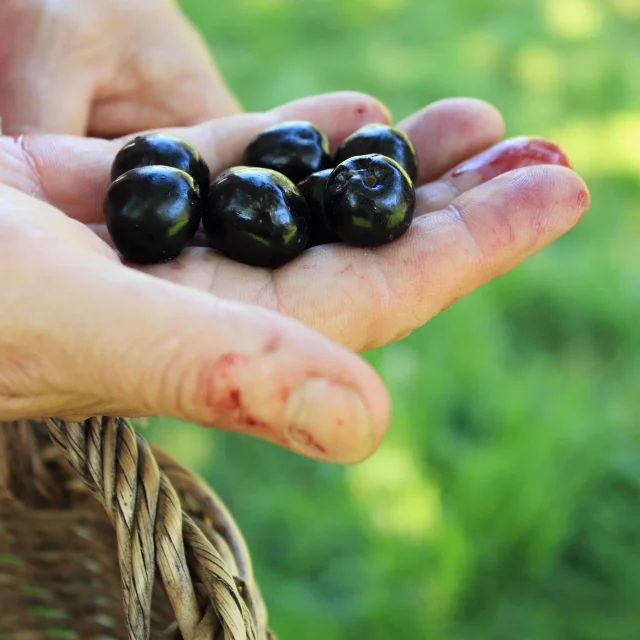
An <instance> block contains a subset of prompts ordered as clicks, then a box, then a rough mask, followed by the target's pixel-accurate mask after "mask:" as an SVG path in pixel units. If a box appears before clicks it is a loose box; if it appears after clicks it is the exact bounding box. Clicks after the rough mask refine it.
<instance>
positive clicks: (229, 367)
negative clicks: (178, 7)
mask: <svg viewBox="0 0 640 640" xmlns="http://www.w3.org/2000/svg"><path fill="white" fill-rule="evenodd" d="M385 117H386V114H385V112H384V111H383V110H382V109H381V107H380V105H379V104H378V103H377V102H376V101H374V100H372V99H369V98H367V97H365V96H361V95H358V94H330V95H327V96H320V97H317V98H311V99H306V100H301V101H297V102H295V103H292V104H289V105H285V106H284V107H281V108H280V109H277V110H274V111H272V112H268V113H265V114H248V115H243V116H236V117H232V118H227V119H223V120H219V121H216V122H210V123H207V124H204V125H201V126H198V127H193V128H187V129H178V130H171V131H170V132H169V133H172V134H175V135H178V136H180V137H182V138H185V139H186V140H188V141H189V142H191V143H192V144H194V145H195V146H196V147H197V148H198V149H199V150H200V151H201V153H202V155H203V157H204V159H205V161H206V162H207V164H208V165H209V168H210V170H211V172H212V174H213V175H214V176H215V175H218V174H219V173H220V172H222V171H223V170H224V169H226V168H227V167H230V166H232V165H235V164H237V163H238V162H240V161H241V158H242V154H243V151H244V150H245V148H246V146H247V145H248V144H249V142H250V141H251V140H253V139H254V138H255V136H256V135H257V134H258V133H259V132H260V131H262V130H264V129H265V128H267V127H269V126H272V125H274V124H276V123H277V122H283V121H288V120H308V121H310V122H313V123H314V124H315V125H316V126H318V127H319V128H320V129H321V130H323V131H325V132H326V134H327V135H328V137H329V139H330V141H331V144H332V146H333V148H334V149H335V148H336V147H337V146H338V145H339V144H340V142H342V140H343V139H344V138H345V137H347V136H348V135H349V134H351V133H352V132H353V131H355V130H356V129H358V128H359V127H361V126H362V125H365V124H367V123H370V122H375V121H383V120H384V119H385ZM399 126H400V127H401V128H402V129H403V130H404V131H406V132H407V134H408V135H409V137H410V138H411V140H413V142H414V144H415V147H416V150H417V153H418V157H419V165H420V172H419V175H418V178H417V180H416V187H417V189H416V196H417V206H416V212H415V216H414V220H413V223H412V225H411V228H410V229H409V230H408V231H407V232H406V233H405V234H404V235H403V236H402V237H401V238H399V239H398V240H396V241H394V242H393V243H391V244H387V245H385V246H382V247H378V248H369V249H361V248H354V247H351V246H348V245H345V244H328V245H322V246H317V247H314V248H312V249H310V250H307V251H305V252H304V253H302V254H301V255H300V256H299V257H298V258H297V259H295V260H294V261H292V262H290V263H288V264H287V265H285V266H283V267H281V268H280V269H276V270H266V269H259V268H256V267H251V266H247V265H245V264H241V263H239V262H235V261H232V260H230V259H228V258H225V257H223V256H221V255H220V254H219V253H217V252H215V251H212V250H211V249H208V248H206V247H191V248H187V249H186V250H185V251H184V252H183V253H182V254H181V255H180V257H179V258H177V259H176V260H173V261H171V262H167V263H164V264H158V265H147V266H144V267H138V268H136V269H133V268H128V267H123V266H122V264H121V262H120V260H119V259H118V256H117V254H116V253H115V252H114V251H113V250H112V249H111V248H110V247H109V246H108V245H107V244H106V243H105V242H103V241H102V240H101V239H100V238H104V239H106V240H108V239H109V236H108V234H107V232H106V229H105V227H104V221H103V217H102V200H103V198H104V194H105V193H106V191H107V187H108V185H109V181H110V175H109V169H110V165H111V163H112V161H113V159H114V156H115V154H116V152H117V150H118V149H119V148H120V147H121V146H122V144H123V141H115V142H107V141H103V140H94V139H78V138H74V137H67V136H33V137H24V138H20V139H18V140H13V139H10V138H3V139H1V140H0V183H4V184H6V185H9V186H10V187H13V188H15V189H17V190H20V191H23V192H27V193H29V194H33V195H35V196H36V197H37V198H39V199H40V200H44V201H46V202H48V203H49V205H53V206H47V205H45V204H42V203H41V202H36V201H35V200H33V199H31V198H26V197H25V196H24V195H23V194H21V193H19V192H18V191H14V190H11V189H7V188H3V190H2V195H1V196H0V197H2V199H3V201H4V207H3V210H2V211H3V212H2V214H1V215H0V230H1V231H0V238H2V240H0V242H2V251H1V252H0V271H1V272H2V273H3V274H4V282H5V283H8V286H6V287H4V288H2V289H0V296H2V298H3V300H2V308H3V309H10V313H9V314H8V315H5V316H3V317H2V318H1V319H0V325H2V326H0V352H1V353H2V354H3V358H2V359H0V396H1V397H2V398H3V399H2V401H1V402H0V406H1V407H2V409H1V410H0V417H1V418H5V419H7V418H11V417H21V416H25V415H43V414H47V415H52V414H57V415H63V416H65V415H71V414H76V415H77V414H78V413H82V414H85V415H89V414H94V413H98V414H100V413H118V414H123V415H146V414H168V415H174V416H176V417H180V418H184V419H187V420H191V421H194V422H198V423H201V424H210V425H213V424H215V425H217V426H221V427H225V428H232V429H237V430H240V431H244V432H247V433H253V434H254V435H257V436H260V437H264V438H266V439H269V440H272V441H274V442H278V443H281V444H284V445H285V446H290V447H292V448H295V449H296V450H298V451H301V452H303V453H306V454H307V455H311V456H314V457H318V458H323V459H327V460H336V461H343V462H347V461H354V460H358V459H361V458H362V457H364V456H366V455H368V454H369V453H371V452H372V451H373V450H374V449H375V447H376V446H377V445H378V443H379V442H380V440H381V438H382V435H383V433H384V430H385V428H386V424H387V419H388V399H387V396H386V393H385V391H384V388H383V386H382V385H381V383H380V381H379V379H378V378H377V377H376V375H375V374H374V373H373V372H372V371H371V370H370V369H369V368H368V367H367V366H366V365H365V364H364V363H363V362H362V361H360V360H358V359H357V358H356V357H355V356H353V355H352V354H350V353H349V352H348V351H346V350H343V349H341V348H340V347H338V346H336V345H334V344H332V343H331V342H329V341H327V340H326V338H324V337H322V336H321V335H319V334H318V333H315V332H313V331H311V330H309V329H307V328H305V327H303V326H301V325H300V324H297V323H295V322H292V321H291V320H287V319H285V318H283V317H282V316H278V315H273V314H271V313H269V312H267V311H263V310H261V309H259V308H258V307H263V308H267V309H271V310H277V311H280V312H281V313H283V314H285V315H288V316H291V317H293V318H295V319H297V320H299V321H302V322H303V323H305V324H307V325H310V326H311V327H313V328H315V329H317V330H318V331H319V332H321V333H323V334H325V336H329V337H330V338H333V339H334V340H336V341H338V342H340V343H342V344H343V345H345V346H347V347H348V348H349V349H352V350H356V351H364V350H367V349H370V348H373V347H377V346H380V345H383V344H385V343H387V342H390V341H392V340H395V339H398V338H399V337H402V336H404V335H406V334H408V333H409V332H410V331H411V330H413V329H415V328H416V327H418V326H420V325H422V324H423V323H424V322H426V321H427V320H428V319H429V318H430V317H432V316H434V315H436V314H437V313H439V312H440V311H441V310H442V309H444V308H446V307H447V306H448V305H450V304H451V303H452V302H454V301H455V300H456V299H458V298H459V297H461V296H463V295H465V294H466V293H468V292H470V291H472V290H473V289H475V288H476V287H478V286H480V285H481V284H483V283H484V282H486V281H487V280H490V279H491V278H493V277H495V276H497V275H500V274H501V273H504V272H505V271H507V270H509V269H510V268H512V267H513V266H515V265H516V264H518V263H519V262H520V261H522V260H523V259H525V258H526V257H528V256H529V255H531V254H532V253H534V252H535V251H537V250H539V249H540V248H542V247H543V246H545V245H546V244H548V243H549V242H550V241H552V240H553V239H555V238H556V237H558V236H559V235H561V234H562V233H564V232H565V231H567V230H568V229H569V228H571V227H572V226H573V225H574V224H575V223H576V222H577V221H578V220H579V218H580V217H581V215H582V214H583V213H584V211H585V210H586V208H587V207H588V192H587V190H586V188H585V186H584V184H583V183H582V181H581V180H580V179H579V178H578V177H577V176H576V175H575V174H574V173H573V172H571V171H570V170H569V169H567V168H565V167H559V166H530V165H541V164H545V163H555V164H566V159H565V158H564V156H563V155H562V154H561V152H560V151H559V150H558V149H557V147H554V146H553V145H550V144H548V143H545V142H541V141H531V140H525V139H518V140H513V141H506V142H500V138H501V136H502V122H501V119H500V117H499V115H498V114H497V113H496V112H495V110H494V109H492V108H491V107H489V106H488V105H485V104H484V103H481V102H478V101H474V100H447V101H443V102H440V103H436V104H434V105H431V106H430V107H427V108H426V109H425V110H423V111H422V112H420V113H418V114H415V115H414V116H411V117H410V118H408V119H407V120H405V121H404V122H402V123H400V125H399ZM477 154H479V155H477ZM523 167H524V168H523ZM511 170H513V171H511ZM505 171H508V173H506V174H505V175H499V174H501V173H503V172H505ZM54 207H56V208H57V209H59V210H60V211H63V212H64V213H65V214H66V216H65V215H63V214H62V213H60V212H59V211H57V210H56V209H55V208H54ZM92 231H95V232H97V235H96V234H95V233H93V232H92ZM151 276H155V277H151ZM246 303H250V304H249V306H247V304H246ZM303 388H304V389H305V392H306V395H302V391H301V389H303Z"/></svg>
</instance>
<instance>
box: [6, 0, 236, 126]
mask: <svg viewBox="0 0 640 640" xmlns="http://www.w3.org/2000/svg"><path fill="white" fill-rule="evenodd" d="M0 43H1V44H0V115H1V116H2V125H3V128H4V132H5V133H12V134H15V133H24V132H27V131H46V132H50V133H73V134H78V135H84V134H86V133H87V132H89V133H90V134H92V135H96V136H104V137H115V136H119V135H123V134H126V133H131V132H134V131H139V130H141V129H148V128H154V127H164V126H169V125H188V124H195V123H198V122H203V121H205V120H208V119H211V118H216V117H221V116H226V115H230V114H233V113H237V112H238V111H239V106H238V103H237V102H236V100H235V98H234V97H233V96H232V95H231V93H230V92H229V90H228V89H227V87H226V86H225V84H224V82H223V81H222V79H221V77H220V74H219V73H218V71H217V70H216V68H215V66H214V64H213V60H212V59H211V56H210V54H209V52H208V50H207V47H206V45H205V44H204V43H203V41H202V39H201V37H200V35H199V34H198V33H197V31H196V30H195V29H194V28H193V27H192V25H191V24H189V22H188V21H187V20H186V18H185V17H184V16H183V15H182V13H181V12H180V10H179V8H178V6H177V5H176V3H175V2H174V0H135V1H134V2H131V1H130V0H55V2H51V1H50V0H3V2H2V3H0Z"/></svg>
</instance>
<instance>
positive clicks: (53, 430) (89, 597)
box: [0, 418, 275, 640]
mask: <svg viewBox="0 0 640 640" xmlns="http://www.w3.org/2000/svg"><path fill="white" fill-rule="evenodd" d="M44 638H47V639H48V638H52V639H53V638H60V639H63V640H64V639H67V640H72V639H79V640H115V639H118V640H124V639H126V638H128V639H129V640H145V639H146V638H169V639H170V640H180V639H184V640H274V639H275V636H274V635H273V634H272V632H271V631H270V630H269V629H268V628H267V615H266V609H265V607H264V604H263V601H262V597H261V595H260V591H259V589H258V587H257V585H256V583H255V581H254V579H253V574H252V567H251V561H250V558H249V554H248V551H247V548H246V546H245V543H244V540H243V538H242V535H241V533H240V531H239V530H238V528H237V526H236V524H235V522H234V521H233V519H232V517H231V516H230V515H229V513H228V512H227V510H226V508H225V507H224V505H223V504H222V503H221V501H220V499H219V498H218V497H217V496H216V495H215V494H214V493H213V492H212V491H211V489H209V488H208V487H207V486H206V485H205V484H204V483H203V481H202V480H200V479H199V478H197V477H196V476H195V475H194V474H192V473H191V472H189V471H188V470H187V469H185V468H184V467H182V466H181V465H179V464H178V463H177V462H175V461H174V460H172V459H171V458H169V457H168V456H167V455H165V454H164V453H162V452H160V451H158V450H156V449H152V448H151V447H150V445H149V444H147V442H146V441H145V440H144V439H143V438H142V437H141V436H140V435H139V434H136V433H135V431H134V429H133V427H132V426H131V424H130V423H129V422H128V421H126V420H123V419H114V418H94V419H91V420H87V421H86V422H81V423H68V422H63V421H61V420H47V421H46V423H43V422H26V421H25V422H18V423H4V424H3V423H0V640H36V639H38V640H40V639H44Z"/></svg>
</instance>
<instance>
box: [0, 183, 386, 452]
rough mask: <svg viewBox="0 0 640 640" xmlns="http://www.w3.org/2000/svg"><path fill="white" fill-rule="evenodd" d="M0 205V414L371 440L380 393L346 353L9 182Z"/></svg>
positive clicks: (328, 447) (313, 439) (315, 442)
mask: <svg viewBox="0 0 640 640" xmlns="http://www.w3.org/2000/svg"><path fill="white" fill-rule="evenodd" d="M0 201H1V203H2V207H1V209H0V211H2V216H1V217H0V243H1V244H2V246H1V247H0V277H2V281H3V283H4V285H3V287H2V288H1V289H0V307H1V308H2V309H3V312H2V314H0V420H3V419H4V420H10V419H16V418H26V417H41V416H51V415H56V416H61V417H71V416H73V417H78V416H80V415H82V416H88V415H93V414H106V415H158V414H159V415H171V416H175V417H177V418H181V419H185V420H189V421H193V422H196V423H199V424H203V425H210V426H220V427H223V428H226V429H234V430H237V431H242V432H244V433H248V434H253V435H255V436H258V437H261V438H264V439H267V440H270V441H272V442H275V443H278V444H281V445H283V446H287V447H290V448H292V449H294V450H296V451H298V452H300V453H304V454H306V455H309V456H312V457H316V458H320V459H325V460H334V461H338V462H352V461H355V460H359V459H362V458H363V457H365V456H367V455H368V454H370V453H371V452H372V451H373V450H374V449H375V448H376V447H377V445H378V443H379V442H380V440H381V438H382V435H383V432H384V430H385V428H386V425H387V421H388V411H389V406H388V398H387V395H386V391H385V389H384V386H383V385H382V383H381V381H380V380H379V378H378V377H377V375H376V374H375V373H374V372H373V370H372V369H371V368H370V367H369V366H368V365H367V364H366V363H364V362H363V361H362V360H360V359H359V358H358V357H357V356H355V355H353V354H352V353H351V352H349V351H348V350H346V349H343V348H342V347H340V346H338V345H336V344H334V343H332V342H330V341H329V340H327V339H326V338H325V337H323V336H321V335H320V334H318V333H315V332H314V331H312V330H310V329H308V328H306V327H304V326H302V325H300V324H298V323H296V322H294V321H292V320H289V319H286V318H283V317H281V316H278V315H276V314H273V313H271V312H268V311H266V310H261V309H258V308H255V307H250V306H247V305H244V304H240V303H233V302H224V301H221V300H219V299H216V298H214V297H211V296H209V295H206V294H203V293H200V292H197V291H193V290H188V289H186V288H182V287H178V286H176V285H173V284H171V283H168V282H163V281H161V280H159V279H156V278H151V277H149V276H147V275H144V274H142V273H139V272H137V271H134V270H132V269H127V268H125V267H123V266H122V265H120V264H119V263H118V262H117V261H115V260H111V259H108V258H106V257H105V252H104V250H98V249H97V248H96V246H95V244H94V243H97V242H99V241H98V240H97V238H95V236H93V234H92V233H91V232H90V231H88V230H87V229H86V228H85V227H83V226H82V225H80V224H78V223H76V222H75V221H72V220H69V219H68V218H66V217H65V216H63V215H61V214H59V213H58V212H57V211H55V210H54V209H52V208H50V207H49V206H47V205H45V204H42V203H39V202H37V201H36V200H34V199H31V198H28V197H27V196H25V195H24V194H21V193H19V192H17V191H14V190H10V189H6V188H2V189H0ZM25 229H26V230H27V231H26V232H25ZM82 231H84V232H86V236H87V238H86V246H84V244H83V242H84V239H83V238H82V237H81V235H79V234H81V232H82ZM58 237H59V238H61V239H60V240H57V238H58ZM89 238H90V239H89Z"/></svg>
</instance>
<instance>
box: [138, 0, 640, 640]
mask: <svg viewBox="0 0 640 640" xmlns="http://www.w3.org/2000/svg"><path fill="white" fill-rule="evenodd" d="M183 5H184V9H185V10H186V12H187V13H188V14H189V16H190V17H191V18H192V19H193V21H194V22H195V23H196V24H197V25H198V26H199V28H200V29H201V30H202V32H203V33H204V34H205V36H206V38H207V39H208V41H209V42H210V43H211V46H212V48H213V50H214V52H215V54H216V57H217V61H218V63H219V65H220V67H221V69H222V70H223V72H224V74H225V75H226V77H227V79H228V80H229V82H230V84H231V86H232V87H233V89H234V90H235V91H236V93H237V94H238V96H239V97H240V99H241V100H242V102H243V104H244V106H245V107H246V108H247V109H250V110H257V109H265V108H270V107H273V106H276V105H278V104H281V103H282V102H285V101H288V100H290V99H294V98H297V97H301V96H304V95H308V94H314V93H320V92H325V91H333V90H337V89H356V90H361V91H366V92H369V93H371V94H374V95H376V96H378V97H379V98H381V99H382V100H383V101H384V102H386V103H387V104H388V105H389V106H390V107H391V109H392V111H393V114H394V117H395V118H396V119H397V120H399V119H401V118H402V117H404V116H406V115H408V114H409V113H411V112H413V111H415V110H417V109H420V108H421V107H422V106H424V105H425V104H426V103H428V102H430V101H433V100H437V99H440V98H444V97H448V96H458V95H466V96H476V97H480V98H484V99H486V100H488V101H490V102H492V103H494V104H496V105H497V106H498V107H499V108H500V109H501V110H502V112H503V113H504V114H505V117H506V121H507V123H508V135H510V136H512V135H520V134H541V135H545V136H549V137H552V138H554V139H556V140H558V141H559V142H560V143H561V144H562V145H563V146H564V147H565V148H566V150H567V151H568V152H569V154H570V157H571V158H572V159H573V161H574V163H575V166H576V168H577V169H578V170H579V171H580V172H581V173H582V174H583V175H584V177H585V178H586V180H587V181H588V183H589V185H590V187H591V189H592V194H593V207H592V209H591V212H590V213H589V214H588V215H587V217H586V218H585V219H584V221H583V222H582V223H581V224H580V225H579V227H578V228H577V229H576V230H574V231H572V232H571V233H570V234H568V235H567V236H565V237H564V238H563V239H561V240H560V241H559V242H557V243H555V244H554V245H553V246H551V247H549V248H548V249H546V250H544V251H543V252H542V253H541V254H539V255H538V256H536V257H535V258H533V259H531V260H529V261H528V262H527V263H526V264H524V265H522V266H521V267H519V268H517V269H516V270H515V271H513V272H512V273H510V274H508V275H507V276H505V277H503V278H501V279H500V280H498V281H495V282H493V283H491V284H490V285H488V286H486V287H484V288H483V289H481V290H479V291H477V292H476V293H474V294H473V295H471V296H469V297H468V298H466V299H465V300H463V301H461V302H460V303H458V304H456V305H455V306H454V307H452V308H451V309H449V310H448V311H446V312H445V313H443V314H441V315H440V316H439V317H437V318H436V319H434V320H433V321H431V322H430V323H429V324H428V325H427V326H425V327H424V328H423V329H421V330H420V331H417V332H416V333H414V334H413V335H412V336H411V337H410V338H408V339H406V340H404V341H403V342H401V343H399V344H396V345H392V346H389V347H386V348H384V349H381V350H379V351H377V352H374V353H370V354H368V355H367V357H368V358H369V359H370V361H371V362H373V364H374V365H375V366H376V368H377V369H378V370H379V371H380V373H381V375H382V376H383V378H384V379H385V381H386V382H387V384H388V385H389V388H390V390H391V393H392V396H393V402H394V414H393V422H392V426H391V430H390V433H389V437H388V439H387V441H386V442H385V444H384V445H383V446H382V448H381V449H380V451H379V452H378V453H377V454H376V455H375V456H374V457H372V458H371V459H370V460H368V461H367V462H366V463H364V464H362V465H359V466H356V467H353V468H339V467H334V466H329V465H324V464H317V463H313V462H309V461H305V460H302V459H300V458H298V457H296V456H294V455H293V454H289V453H287V452H284V451H280V450H278V449H277V448H276V447H274V446H271V445H269V444H265V443H262V442H260V441H256V440H252V439H249V438H246V437H243V436H238V435H234V434H228V433H217V432H215V431H212V430H204V429H199V428H197V427H193V426H190V425H184V424H178V423H176V422H175V421H169V420H156V421H154V422H152V424H151V425H150V428H149V429H148V430H147V432H146V433H147V435H149V436H150V437H151V438H152V439H153V440H155V441H156V442H158V443H159V444H161V445H162V446H163V447H165V448H166V449H167V450H169V451H171V452H172V453H173V454H174V455H175V456H176V457H178V458H179V459H180V460H181V461H183V462H184V463H186V464H188V465H189V466H191V467H192V468H194V469H195V470H197V471H198V472H199V473H200V474H201V475H202V476H204V477H205V478H206V479H207V480H208V481H209V482H210V483H211V484H212V485H213V486H214V487H215V488H216V489H217V491H218V492H219V493H220V494H221V496H222V497H223V499H224V500H225V501H226V502H227V504H228V505H229V507H230V508H231V510H232V512H233V513H234V514H235V516H236V518H237V520H238V522H239V524H240V526H241V527H242V529H243V531H244V533H245V535H246V538H247V540H248V542H249V545H250V547H251V549H252V553H253V557H254V560H255V564H256V571H257V575H258V578H259V581H260V583H261V585H262V588H263V591H264V593H265V596H266V599H267V602H268V605H269V608H270V614H271V619H272V623H273V626H274V628H275V629H276V631H277V632H278V634H279V635H280V637H281V639H282V640H300V639H304V640H316V639H317V640H320V639H322V640H355V639H357V638H368V639H369V640H388V639H389V638H399V639H402V640H425V639H427V640H431V639H433V640H440V639H443V640H502V639H504V640H513V639H515V638H518V639H521V640H556V639H557V640H627V639H629V640H631V639H634V640H635V639H637V638H638V637H640V464H639V462H638V461H639V460H640V424H639V422H640V421H639V417H640V398H639V397H638V396H639V392H640V327H639V326H638V323H639V321H640V318H639V314H638V309H639V308H640V307H639V303H640V300H639V295H640V250H639V247H640V0H530V1H529V0H521V1H519V2H514V0H440V1H427V0H233V2H223V1H222V0H219V1H216V0H183Z"/></svg>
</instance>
